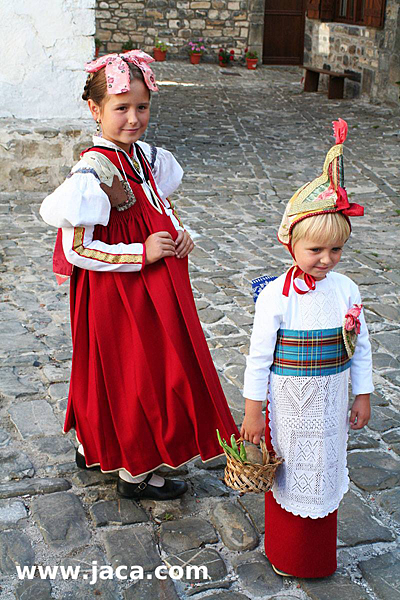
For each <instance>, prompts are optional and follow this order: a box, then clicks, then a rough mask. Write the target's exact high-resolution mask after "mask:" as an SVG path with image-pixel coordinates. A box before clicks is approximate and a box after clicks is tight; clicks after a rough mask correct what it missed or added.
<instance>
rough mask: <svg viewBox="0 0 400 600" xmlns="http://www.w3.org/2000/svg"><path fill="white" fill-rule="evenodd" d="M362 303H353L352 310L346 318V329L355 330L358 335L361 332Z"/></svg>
mask: <svg viewBox="0 0 400 600" xmlns="http://www.w3.org/2000/svg"><path fill="white" fill-rule="evenodd" d="M361 309H362V304H353V306H352V307H351V308H350V310H348V311H347V313H346V315H345V317H344V319H345V321H344V328H345V330H346V331H353V330H354V331H355V333H356V334H357V335H358V334H359V333H360V327H361V325H360V319H359V318H358V317H359V316H360V313H361Z"/></svg>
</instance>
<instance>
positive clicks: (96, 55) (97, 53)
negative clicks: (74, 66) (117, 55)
mask: <svg viewBox="0 0 400 600" xmlns="http://www.w3.org/2000/svg"><path fill="white" fill-rule="evenodd" d="M99 52H100V48H99V46H96V48H95V51H94V56H95V58H98V56H99Z"/></svg>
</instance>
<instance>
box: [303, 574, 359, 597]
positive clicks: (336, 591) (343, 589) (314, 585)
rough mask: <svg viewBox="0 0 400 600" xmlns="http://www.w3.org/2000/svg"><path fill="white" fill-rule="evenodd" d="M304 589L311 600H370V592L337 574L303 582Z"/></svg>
mask: <svg viewBox="0 0 400 600" xmlns="http://www.w3.org/2000/svg"><path fill="white" fill-rule="evenodd" d="M300 585H301V587H302V589H303V590H304V591H305V592H306V593H307V595H308V596H309V597H310V598H311V600H368V598H369V597H370V596H369V595H368V592H367V591H366V590H365V589H363V588H362V587H361V586H360V585H357V584H356V583H353V582H352V581H351V579H350V578H349V577H343V575H339V574H338V573H335V575H332V576H331V577H326V578H324V579H314V580H313V579H308V580H302V581H301V583H300Z"/></svg>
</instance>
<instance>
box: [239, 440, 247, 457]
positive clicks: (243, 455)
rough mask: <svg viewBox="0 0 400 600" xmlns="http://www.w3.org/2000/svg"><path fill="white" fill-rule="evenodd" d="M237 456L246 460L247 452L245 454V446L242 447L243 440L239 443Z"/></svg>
mask: <svg viewBox="0 0 400 600" xmlns="http://www.w3.org/2000/svg"><path fill="white" fill-rule="evenodd" d="M239 456H240V460H242V461H246V460H247V454H246V448H245V447H244V442H241V444H240V452H239Z"/></svg>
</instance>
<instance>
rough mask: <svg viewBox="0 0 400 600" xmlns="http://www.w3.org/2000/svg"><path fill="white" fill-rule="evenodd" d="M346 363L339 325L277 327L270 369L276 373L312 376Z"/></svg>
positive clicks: (338, 370) (338, 369)
mask: <svg viewBox="0 0 400 600" xmlns="http://www.w3.org/2000/svg"><path fill="white" fill-rule="evenodd" d="M350 363H351V360H350V359H349V357H348V354H347V352H346V347H345V345H344V342H343V336H342V328H341V327H334V328H333V329H314V330H311V331H304V330H296V329H279V331H278V336H277V340H276V346H275V352H274V362H273V365H272V367H271V371H272V372H273V373H276V374H277V375H297V376H303V377H315V376H316V375H333V374H335V373H341V372H342V371H345V370H346V369H348V368H349V367H350Z"/></svg>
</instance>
